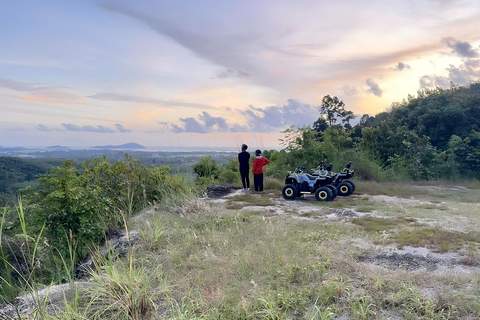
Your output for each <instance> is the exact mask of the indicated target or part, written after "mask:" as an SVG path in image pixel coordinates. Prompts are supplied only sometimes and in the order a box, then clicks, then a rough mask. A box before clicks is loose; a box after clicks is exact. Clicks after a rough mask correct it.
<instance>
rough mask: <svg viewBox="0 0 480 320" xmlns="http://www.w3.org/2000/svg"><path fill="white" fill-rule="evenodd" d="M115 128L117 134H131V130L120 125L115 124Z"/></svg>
mask: <svg viewBox="0 0 480 320" xmlns="http://www.w3.org/2000/svg"><path fill="white" fill-rule="evenodd" d="M115 128H117V130H118V131H119V132H121V133H125V132H132V130H130V129H127V128H125V127H124V126H123V125H121V124H120V123H117V124H116V125H115Z"/></svg>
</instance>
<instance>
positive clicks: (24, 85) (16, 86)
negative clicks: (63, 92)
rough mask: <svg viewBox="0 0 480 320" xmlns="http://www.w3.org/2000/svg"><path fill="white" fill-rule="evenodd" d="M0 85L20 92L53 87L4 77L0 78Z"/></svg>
mask: <svg viewBox="0 0 480 320" xmlns="http://www.w3.org/2000/svg"><path fill="white" fill-rule="evenodd" d="M0 87H3V88H7V89H11V90H15V91H21V92H32V91H39V90H45V89H50V88H53V87H48V86H45V85H42V84H39V83H28V82H22V81H16V80H11V79H5V78H0Z"/></svg>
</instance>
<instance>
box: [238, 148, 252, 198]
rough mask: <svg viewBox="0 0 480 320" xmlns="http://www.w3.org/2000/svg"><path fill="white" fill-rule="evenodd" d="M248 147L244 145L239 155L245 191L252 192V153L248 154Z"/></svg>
mask: <svg viewBox="0 0 480 320" xmlns="http://www.w3.org/2000/svg"><path fill="white" fill-rule="evenodd" d="M247 148H248V146H247V145H246V144H242V152H240V153H239V154H238V162H239V163H240V176H241V177H242V184H243V191H250V177H249V174H250V163H249V161H250V153H248V152H247Z"/></svg>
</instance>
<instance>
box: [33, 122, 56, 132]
mask: <svg viewBox="0 0 480 320" xmlns="http://www.w3.org/2000/svg"><path fill="white" fill-rule="evenodd" d="M37 130H38V131H43V132H52V131H58V129H56V128H50V127H47V126H46V125H43V124H39V125H37Z"/></svg>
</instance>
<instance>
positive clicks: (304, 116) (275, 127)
mask: <svg viewBox="0 0 480 320" xmlns="http://www.w3.org/2000/svg"><path fill="white" fill-rule="evenodd" d="M236 112H238V113H239V114H240V115H241V116H242V117H243V120H244V121H242V122H245V123H246V124H240V123H228V122H227V120H226V119H225V118H222V117H214V116H212V115H210V114H209V113H208V112H203V113H201V114H199V115H198V116H197V117H196V118H193V117H187V118H180V119H179V121H180V122H181V124H180V125H177V124H174V123H171V122H158V124H159V125H160V127H161V129H162V130H164V131H168V132H174V133H180V132H196V133H209V132H272V131H281V130H283V129H285V128H287V127H289V126H291V125H297V126H306V125H311V124H312V123H313V122H314V121H315V120H316V119H317V118H318V117H319V116H320V108H319V107H318V106H316V107H314V106H311V105H309V104H304V103H301V102H299V101H297V100H293V99H290V100H288V103H287V104H286V105H284V106H268V107H266V108H258V107H254V106H249V107H248V108H247V109H246V110H236Z"/></svg>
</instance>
